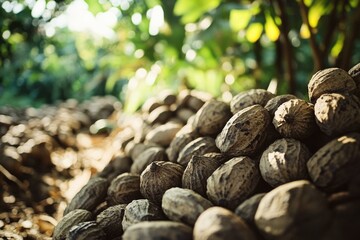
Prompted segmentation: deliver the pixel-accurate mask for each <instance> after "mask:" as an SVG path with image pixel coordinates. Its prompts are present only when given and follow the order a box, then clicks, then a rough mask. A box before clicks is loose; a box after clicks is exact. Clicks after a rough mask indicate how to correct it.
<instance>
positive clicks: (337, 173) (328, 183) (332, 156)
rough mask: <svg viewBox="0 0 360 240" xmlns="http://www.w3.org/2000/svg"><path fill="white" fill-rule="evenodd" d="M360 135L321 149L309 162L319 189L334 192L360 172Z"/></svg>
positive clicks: (356, 134) (312, 175) (337, 141)
mask: <svg viewBox="0 0 360 240" xmlns="http://www.w3.org/2000/svg"><path fill="white" fill-rule="evenodd" d="M359 159H360V133H349V134H346V135H344V136H342V137H339V138H336V139H334V140H332V141H331V142H329V143H328V144H326V145H325V146H323V147H322V148H320V149H319V150H318V151H317V152H316V153H315V154H314V155H313V156H312V157H311V158H310V159H309V161H308V162H307V169H308V171H309V175H310V178H311V179H312V181H313V182H314V184H315V185H316V186H317V187H320V188H324V189H327V190H333V189H336V188H338V187H340V186H341V185H343V184H345V183H347V182H348V181H349V180H351V178H352V177H354V176H355V175H357V174H359V171H360V161H359Z"/></svg>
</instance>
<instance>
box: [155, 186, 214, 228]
mask: <svg viewBox="0 0 360 240" xmlns="http://www.w3.org/2000/svg"><path fill="white" fill-rule="evenodd" d="M161 207H162V209H163V211H164V213H165V215H166V216H167V217H168V218H169V219H170V220H173V221H177V222H183V223H185V224H188V225H190V226H193V225H194V224H195V221H196V219H197V218H198V217H199V215H200V214H201V213H202V212H203V211H205V210H206V209H208V208H209V207H212V204H211V202H210V201H209V200H207V199H205V198H203V197H202V196H201V195H199V194H197V193H195V192H194V191H192V190H190V189H183V188H178V187H175V188H170V189H169V190H167V191H166V192H165V193H164V196H163V198H162V204H161Z"/></svg>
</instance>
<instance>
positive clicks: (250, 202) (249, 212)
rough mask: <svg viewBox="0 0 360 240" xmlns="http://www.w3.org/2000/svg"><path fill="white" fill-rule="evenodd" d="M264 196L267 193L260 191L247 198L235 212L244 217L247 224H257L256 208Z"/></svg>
mask: <svg viewBox="0 0 360 240" xmlns="http://www.w3.org/2000/svg"><path fill="white" fill-rule="evenodd" d="M264 196H265V193H259V194H256V195H254V196H252V197H250V198H248V199H246V200H245V201H244V202H242V203H241V204H240V205H239V206H238V207H237V208H236V209H235V211H234V212H235V214H236V215H238V216H239V217H241V218H242V219H244V221H245V222H246V223H247V224H249V225H251V226H253V225H254V224H255V214H256V210H257V208H258V206H259V203H260V201H261V199H262V198H263V197H264Z"/></svg>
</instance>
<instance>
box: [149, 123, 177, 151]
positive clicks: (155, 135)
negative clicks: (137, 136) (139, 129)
mask: <svg viewBox="0 0 360 240" xmlns="http://www.w3.org/2000/svg"><path fill="white" fill-rule="evenodd" d="M182 127H183V126H182V125H180V124H175V123H167V124H164V125H160V126H158V127H156V128H154V129H153V130H151V131H150V132H149V133H148V134H147V135H146V137H145V140H146V141H148V142H153V143H155V144H158V145H160V146H163V147H167V146H169V145H170V143H171V141H172V139H173V138H174V137H175V135H176V133H177V132H178V131H179V130H180V129H181V128H182Z"/></svg>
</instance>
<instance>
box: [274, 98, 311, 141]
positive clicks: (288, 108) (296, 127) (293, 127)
mask: <svg viewBox="0 0 360 240" xmlns="http://www.w3.org/2000/svg"><path fill="white" fill-rule="evenodd" d="M273 124H274V126H275V129H276V130H277V131H278V132H279V133H280V134H281V136H283V137H286V138H295V139H299V140H301V139H304V138H307V137H309V136H310V135H311V134H312V133H313V131H314V130H315V129H316V124H315V116H314V107H313V105H311V104H309V103H307V102H305V101H304V100H301V99H291V100H289V101H287V102H285V103H283V104H281V105H280V107H279V108H278V109H277V110H276V111H275V115H274V119H273Z"/></svg>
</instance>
